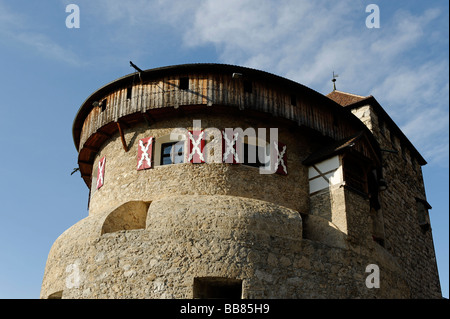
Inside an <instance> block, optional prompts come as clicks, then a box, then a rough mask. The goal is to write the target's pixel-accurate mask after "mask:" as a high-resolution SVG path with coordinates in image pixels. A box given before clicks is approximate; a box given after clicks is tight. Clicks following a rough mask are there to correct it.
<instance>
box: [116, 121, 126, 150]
mask: <svg viewBox="0 0 450 319" xmlns="http://www.w3.org/2000/svg"><path fill="white" fill-rule="evenodd" d="M117 127H118V128H119V134H120V139H121V140H122V146H123V149H124V150H125V152H128V147H127V142H126V141H125V136H124V135H123V130H122V126H121V125H120V122H117Z"/></svg>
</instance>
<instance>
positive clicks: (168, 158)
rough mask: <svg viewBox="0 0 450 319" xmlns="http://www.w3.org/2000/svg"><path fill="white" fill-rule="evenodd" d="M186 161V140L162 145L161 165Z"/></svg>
mask: <svg viewBox="0 0 450 319" xmlns="http://www.w3.org/2000/svg"><path fill="white" fill-rule="evenodd" d="M183 162H184V142H169V143H164V144H162V145H161V162H160V165H170V164H179V163H183Z"/></svg>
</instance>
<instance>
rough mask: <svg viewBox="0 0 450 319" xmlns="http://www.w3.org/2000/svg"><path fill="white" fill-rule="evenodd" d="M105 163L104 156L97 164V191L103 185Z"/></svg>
mask: <svg viewBox="0 0 450 319" xmlns="http://www.w3.org/2000/svg"><path fill="white" fill-rule="evenodd" d="M105 163H106V156H103V158H102V159H101V160H100V161H99V162H98V172H97V189H99V188H100V187H102V186H103V184H104V178H105Z"/></svg>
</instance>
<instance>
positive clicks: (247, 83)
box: [244, 80, 253, 93]
mask: <svg viewBox="0 0 450 319" xmlns="http://www.w3.org/2000/svg"><path fill="white" fill-rule="evenodd" d="M244 92H245V93H252V92H253V85H252V82H251V81H248V80H244Z"/></svg>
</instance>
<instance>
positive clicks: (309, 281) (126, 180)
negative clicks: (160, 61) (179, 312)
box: [41, 64, 440, 298]
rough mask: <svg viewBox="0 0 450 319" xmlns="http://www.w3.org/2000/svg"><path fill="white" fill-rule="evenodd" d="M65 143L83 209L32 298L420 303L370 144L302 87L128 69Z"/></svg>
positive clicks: (215, 67)
mask: <svg viewBox="0 0 450 319" xmlns="http://www.w3.org/2000/svg"><path fill="white" fill-rule="evenodd" d="M73 138H74V142H75V147H76V149H77V151H78V165H79V172H80V174H81V177H82V179H83V180H84V182H85V184H86V186H87V187H88V189H89V214H88V216H86V217H85V218H84V219H83V220H81V221H79V222H78V223H76V224H75V225H74V226H72V227H71V228H69V229H68V230H66V231H65V232H64V233H62V235H61V236H60V237H59V238H58V239H57V240H56V242H55V243H54V244H53V246H52V248H51V250H50V253H49V256H48V261H47V265H46V269H45V275H44V279H43V284H42V290H41V298H222V297H236V298H411V297H417V296H419V292H418V291H417V289H416V288H417V285H416V282H417V278H419V277H415V278H414V279H412V278H410V276H416V274H415V273H414V270H413V269H412V268H410V269H409V270H408V272H407V273H405V271H404V268H403V266H404V263H401V262H399V258H401V256H402V255H401V251H400V248H397V247H400V246H399V245H400V244H397V243H396V244H393V243H392V242H391V241H393V240H400V238H401V236H402V235H401V232H402V231H403V228H399V229H397V230H395V229H394V228H395V225H394V224H393V223H396V222H398V221H397V220H395V219H394V217H393V216H394V215H395V214H394V213H393V212H389V214H385V210H386V209H387V207H388V206H389V204H385V203H384V201H389V198H387V197H384V196H383V194H382V189H383V186H384V183H385V181H386V180H389V178H390V177H388V176H387V174H391V171H388V170H386V169H385V168H384V166H383V165H384V163H385V160H384V154H383V149H382V148H381V147H380V141H379V139H378V137H377V136H376V134H374V133H373V132H372V131H371V129H370V128H369V127H368V126H366V125H365V124H364V123H363V121H361V120H360V119H359V118H358V117H357V116H355V115H354V114H353V113H352V110H351V109H349V108H346V107H342V106H341V105H339V104H338V103H336V102H335V101H333V100H332V99H330V98H328V97H326V96H323V95H322V94H320V93H318V92H316V91H314V90H311V89H309V88H307V87H305V86H303V85H301V84H298V83H296V82H293V81H290V80H288V79H285V78H282V77H279V76H276V75H273V74H270V73H267V72H263V71H259V70H255V69H250V68H245V67H239V66H233V65H222V64H188V65H178V66H170V67H163V68H158V69H151V70H145V71H143V70H140V69H137V72H136V73H134V74H130V75H127V76H124V77H122V78H120V79H117V80H115V81H113V82H111V83H109V84H107V85H105V86H104V87H102V88H100V89H98V90H97V91H95V92H94V93H93V94H92V95H91V96H89V97H88V98H87V99H86V101H85V102H84V103H83V104H82V105H81V108H80V109H79V111H78V113H77V115H76V117H75V121H74V124H73ZM422 183H423V182H422ZM422 195H424V193H420V194H418V195H417V197H418V198H419V199H420V200H419V201H418V202H419V203H426V201H425V198H424V196H422ZM425 206H426V204H425ZM389 207H390V208H392V207H391V206H389ZM425 208H426V207H425ZM391 217H392V219H391ZM411 222H414V221H411ZM421 225H422V224H420V223H419V225H418V226H417V227H419V229H422V230H423V229H424V227H422V226H421ZM425 232H428V234H427V235H426V236H431V230H430V229H427V230H425ZM408 236H410V234H408ZM427 238H428V237H427ZM386 243H390V244H389V245H387V244H386ZM424 245H425V246H424V247H428V248H429V245H430V242H429V241H427V242H426V243H425V244H424ZM427 245H428V246H427ZM392 247H395V248H394V249H392ZM429 254H430V256H431V255H434V251H433V252H429ZM419 256H420V254H417V255H414V257H411V258H413V259H414V258H418V257H419ZM413 259H411V261H413ZM417 262H419V261H417ZM420 262H421V263H422V265H423V267H425V268H427V270H429V271H432V272H433V276H434V277H433V278H437V277H436V276H437V271H436V270H435V269H434V268H433V267H432V262H430V263H429V264H427V263H424V262H423V261H420ZM424 293H425V294H426V295H427V296H428V297H439V296H440V290H439V288H438V287H437V286H435V284H434V283H433V284H432V285H430V287H429V289H428V290H427V291H426V292H424Z"/></svg>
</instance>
